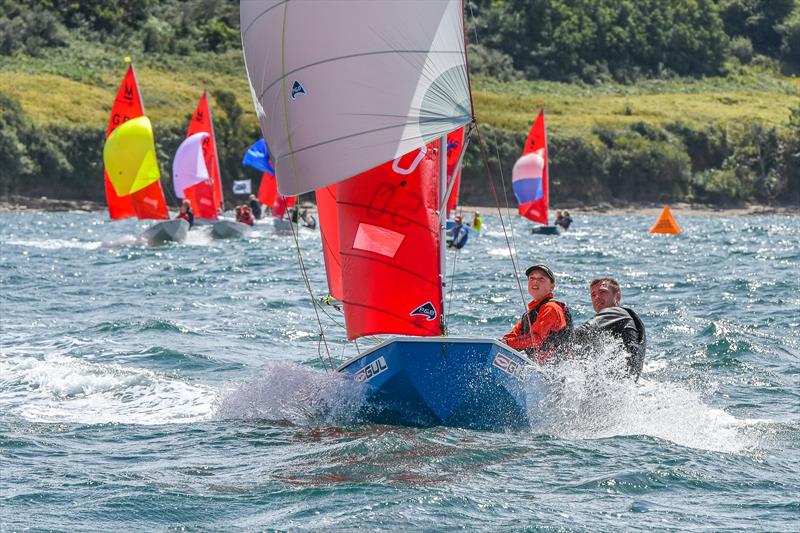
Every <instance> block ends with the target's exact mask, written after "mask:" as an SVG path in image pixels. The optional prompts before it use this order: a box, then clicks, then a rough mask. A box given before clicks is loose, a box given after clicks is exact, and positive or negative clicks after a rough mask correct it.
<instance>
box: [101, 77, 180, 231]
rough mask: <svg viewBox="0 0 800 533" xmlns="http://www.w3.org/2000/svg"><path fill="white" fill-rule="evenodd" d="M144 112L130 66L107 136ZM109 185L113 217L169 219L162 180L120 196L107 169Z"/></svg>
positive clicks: (112, 114) (106, 175)
mask: <svg viewBox="0 0 800 533" xmlns="http://www.w3.org/2000/svg"><path fill="white" fill-rule="evenodd" d="M142 115H144V105H143V104H142V97H141V95H140V94H139V84H138V83H137V82H136V74H135V73H134V71H133V65H128V72H127V73H126V74H125V79H124V80H122V85H120V87H119V91H117V98H116V99H115V100H114V106H113V107H112V108H111V118H110V119H109V121H108V130H107V131H106V139H108V136H109V135H111V132H112V131H114V130H115V129H116V128H117V126H119V125H120V124H122V123H123V122H127V121H128V120H130V119H132V118H136V117H141V116H142ZM103 175H104V179H105V186H106V201H107V203H108V213H109V215H111V219H112V220H119V219H122V218H128V217H132V216H135V217H137V218H139V219H143V218H154V219H163V220H166V219H168V218H169V212H168V211H167V203H166V201H165V200H164V192H163V191H162V190H161V182H160V181H156V182H155V183H151V184H150V185H148V186H147V187H145V188H144V189H142V190H140V191H137V192H135V193H134V194H131V195H129V196H119V195H118V194H117V192H116V191H115V190H114V186H113V185H111V181H110V180H109V179H108V173H107V172H105V169H104V170H103Z"/></svg>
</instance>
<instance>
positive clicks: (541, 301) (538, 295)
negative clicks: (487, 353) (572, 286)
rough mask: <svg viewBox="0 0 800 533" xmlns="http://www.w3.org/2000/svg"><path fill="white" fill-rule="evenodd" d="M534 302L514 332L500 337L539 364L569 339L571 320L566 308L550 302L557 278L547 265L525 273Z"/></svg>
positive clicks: (557, 302)
mask: <svg viewBox="0 0 800 533" xmlns="http://www.w3.org/2000/svg"><path fill="white" fill-rule="evenodd" d="M525 275H526V276H527V277H528V294H530V295H531V296H532V297H533V301H532V302H531V303H529V304H528V312H527V313H525V314H524V315H522V318H521V319H520V321H519V322H517V325H516V326H514V329H512V330H511V331H509V332H508V333H506V334H505V335H504V336H503V339H502V340H503V342H505V343H506V344H507V345H508V346H510V347H511V348H515V349H517V350H523V351H525V352H526V353H528V355H531V356H533V357H534V358H535V359H536V361H537V362H538V363H545V362H548V361H550V360H551V359H552V358H553V356H554V355H555V353H556V351H558V350H559V349H560V348H562V347H564V346H565V345H566V344H567V343H568V342H569V340H570V338H571V337H572V316H571V315H570V313H569V309H567V306H566V304H564V303H562V302H559V301H556V300H554V299H553V289H554V288H555V286H556V277H555V275H554V274H553V271H552V270H550V268H549V267H547V265H533V266H532V267H530V268H528V270H526V271H525Z"/></svg>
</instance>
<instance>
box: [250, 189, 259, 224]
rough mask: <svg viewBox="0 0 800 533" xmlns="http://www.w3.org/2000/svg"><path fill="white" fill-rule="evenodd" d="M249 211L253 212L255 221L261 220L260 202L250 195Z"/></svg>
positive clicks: (253, 195)
mask: <svg viewBox="0 0 800 533" xmlns="http://www.w3.org/2000/svg"><path fill="white" fill-rule="evenodd" d="M250 209H251V210H252V211H253V216H254V217H255V219H256V220H261V202H259V201H258V198H256V195H255V194H251V195H250Z"/></svg>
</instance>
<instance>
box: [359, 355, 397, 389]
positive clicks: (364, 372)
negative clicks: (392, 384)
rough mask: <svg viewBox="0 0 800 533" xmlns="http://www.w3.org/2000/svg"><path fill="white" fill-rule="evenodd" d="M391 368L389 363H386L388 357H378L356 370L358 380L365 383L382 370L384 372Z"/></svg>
mask: <svg viewBox="0 0 800 533" xmlns="http://www.w3.org/2000/svg"><path fill="white" fill-rule="evenodd" d="M388 369H389V365H387V364H386V359H384V358H383V356H380V357H378V358H377V359H375V360H374V361H373V362H371V363H370V364H368V365H367V366H365V367H364V368H362V369H361V370H359V371H358V372H356V381H358V382H360V383H363V382H365V381H369V380H371V379H372V378H374V377H375V376H377V375H378V374H380V373H381V372H384V371H386V370H388Z"/></svg>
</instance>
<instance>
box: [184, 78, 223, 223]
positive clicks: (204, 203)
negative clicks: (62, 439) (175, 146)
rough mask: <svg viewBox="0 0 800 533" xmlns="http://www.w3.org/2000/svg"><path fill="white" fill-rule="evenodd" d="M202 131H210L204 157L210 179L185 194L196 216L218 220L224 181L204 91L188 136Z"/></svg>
mask: <svg viewBox="0 0 800 533" xmlns="http://www.w3.org/2000/svg"><path fill="white" fill-rule="evenodd" d="M200 132H205V133H208V137H206V138H205V139H204V140H203V159H205V162H206V168H207V169H208V176H209V181H207V182H202V183H198V184H196V185H193V186H192V187H189V188H187V189H186V190H185V192H184V194H185V195H186V198H187V199H188V200H189V201H190V202H191V203H192V209H193V210H194V214H195V216H196V217H199V218H207V219H210V220H216V219H217V210H218V209H219V208H220V207H222V183H221V182H220V175H219V159H218V158H217V142H216V140H215V138H214V122H213V120H212V118H211V108H210V106H209V105H208V92H203V96H202V98H200V102H199V103H198V104H197V108H196V109H195V110H194V115H192V119H191V120H190V121H189V129H188V130H187V131H186V137H187V138H188V137H190V136H191V135H194V134H195V133H200Z"/></svg>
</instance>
